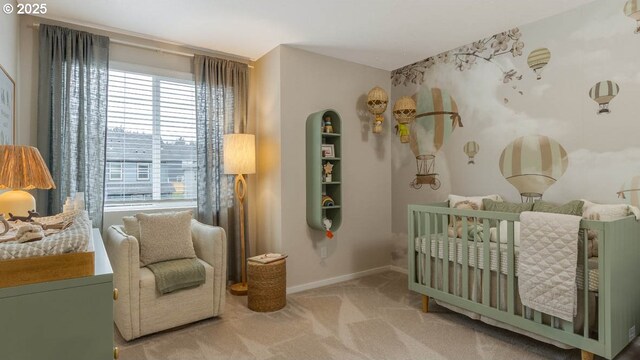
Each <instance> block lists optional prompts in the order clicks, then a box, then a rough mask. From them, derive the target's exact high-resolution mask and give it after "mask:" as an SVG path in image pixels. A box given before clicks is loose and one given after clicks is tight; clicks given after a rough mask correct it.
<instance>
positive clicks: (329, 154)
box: [322, 144, 336, 158]
mask: <svg viewBox="0 0 640 360" xmlns="http://www.w3.org/2000/svg"><path fill="white" fill-rule="evenodd" d="M322 157H325V158H333V157H336V152H335V147H334V146H333V144H322Z"/></svg>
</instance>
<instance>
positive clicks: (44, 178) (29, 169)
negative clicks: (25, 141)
mask: <svg viewBox="0 0 640 360" xmlns="http://www.w3.org/2000/svg"><path fill="white" fill-rule="evenodd" d="M55 188H56V185H55V184H54V183H53V179H52V178H51V174H50V173H49V169H48V168H47V165H46V164H45V162H44V160H43V159H42V156H40V152H39V151H38V149H36V148H35V147H32V146H15V145H0V189H21V190H33V189H55Z"/></svg>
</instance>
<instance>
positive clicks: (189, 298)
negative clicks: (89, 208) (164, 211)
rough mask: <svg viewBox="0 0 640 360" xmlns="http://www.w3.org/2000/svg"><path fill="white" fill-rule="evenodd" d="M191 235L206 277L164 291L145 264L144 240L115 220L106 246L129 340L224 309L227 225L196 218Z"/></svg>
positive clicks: (119, 319) (120, 322)
mask: <svg viewBox="0 0 640 360" xmlns="http://www.w3.org/2000/svg"><path fill="white" fill-rule="evenodd" d="M191 238H192V239H193V246H194V248H195V251H196V256H197V257H198V259H199V261H200V262H201V263H202V264H203V265H204V266H205V270H206V280H205V283H204V284H203V285H200V286H198V287H196V288H191V289H184V290H179V291H176V292H174V293H170V294H166V295H160V294H159V293H158V292H157V291H156V285H155V277H154V276H153V273H152V272H151V270H149V269H147V268H146V267H140V260H139V256H140V246H139V243H138V240H137V239H136V238H135V237H133V236H129V235H127V234H126V233H125V232H124V229H123V227H122V226H115V225H114V226H111V227H109V228H108V229H107V232H106V235H105V246H106V248H107V253H108V255H109V259H110V261H111V266H112V267H113V284H114V287H115V288H116V289H118V293H119V297H118V300H117V301H115V303H114V304H115V305H114V321H115V323H116V326H117V327H118V329H119V330H120V334H122V337H123V338H124V339H125V340H127V341H128V340H132V339H135V338H138V337H141V336H144V335H148V334H151V333H155V332H158V331H161V330H166V329H170V328H173V327H176V326H180V325H184V324H188V323H191V322H194V321H198V320H202V319H206V318H210V317H213V316H218V315H220V314H222V312H223V310H224V304H225V292H226V291H225V285H226V278H227V239H226V234H225V232H224V229H222V228H220V227H214V226H208V225H204V224H201V223H199V222H197V221H195V220H192V221H191Z"/></svg>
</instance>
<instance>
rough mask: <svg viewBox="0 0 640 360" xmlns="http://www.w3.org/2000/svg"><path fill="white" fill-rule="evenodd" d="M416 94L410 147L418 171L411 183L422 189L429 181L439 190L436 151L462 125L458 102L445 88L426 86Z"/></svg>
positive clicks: (415, 187) (434, 188) (412, 185)
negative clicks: (415, 113) (414, 117)
mask: <svg viewBox="0 0 640 360" xmlns="http://www.w3.org/2000/svg"><path fill="white" fill-rule="evenodd" d="M416 97H417V111H416V112H417V113H418V114H417V115H416V119H415V121H414V122H413V124H412V127H411V135H410V144H409V146H410V148H411V151H412V152H413V154H414V155H415V156H416V166H417V171H418V172H417V174H416V177H415V179H414V180H413V181H412V182H411V184H410V185H411V187H413V188H414V189H420V188H422V185H424V184H429V185H430V186H431V189H433V190H437V189H439V188H440V180H439V179H438V174H437V173H436V172H435V157H436V156H435V154H437V152H438V151H439V150H440V148H442V146H443V145H444V144H445V143H446V142H447V141H448V140H449V137H450V136H451V134H452V133H453V131H454V130H455V129H456V127H458V126H460V127H462V119H461V117H460V114H459V113H458V105H457V104H456V101H455V100H454V99H453V97H452V96H451V95H449V93H447V91H445V90H443V89H439V88H429V87H427V86H423V87H422V88H421V89H420V91H418V94H417V95H416ZM445 115H450V116H446V117H445Z"/></svg>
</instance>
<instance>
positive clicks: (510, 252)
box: [507, 221, 516, 315]
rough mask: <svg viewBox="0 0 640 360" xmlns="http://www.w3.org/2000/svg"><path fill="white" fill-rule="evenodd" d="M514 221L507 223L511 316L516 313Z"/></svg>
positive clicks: (508, 305) (508, 286) (508, 282)
mask: <svg viewBox="0 0 640 360" xmlns="http://www.w3.org/2000/svg"><path fill="white" fill-rule="evenodd" d="M513 233H514V231H513V221H508V222H507V277H508V279H507V308H508V311H509V314H511V315H513V314H514V313H515V309H516V307H515V299H516V298H515V283H516V282H515V276H514V275H515V272H516V266H515V255H514V248H513V246H514V245H513V236H514V235H513Z"/></svg>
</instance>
